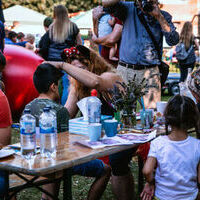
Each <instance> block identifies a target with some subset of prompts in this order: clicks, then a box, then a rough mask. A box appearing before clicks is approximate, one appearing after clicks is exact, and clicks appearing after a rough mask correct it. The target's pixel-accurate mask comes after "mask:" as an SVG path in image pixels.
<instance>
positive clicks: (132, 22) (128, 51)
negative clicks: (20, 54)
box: [0, 0, 200, 200]
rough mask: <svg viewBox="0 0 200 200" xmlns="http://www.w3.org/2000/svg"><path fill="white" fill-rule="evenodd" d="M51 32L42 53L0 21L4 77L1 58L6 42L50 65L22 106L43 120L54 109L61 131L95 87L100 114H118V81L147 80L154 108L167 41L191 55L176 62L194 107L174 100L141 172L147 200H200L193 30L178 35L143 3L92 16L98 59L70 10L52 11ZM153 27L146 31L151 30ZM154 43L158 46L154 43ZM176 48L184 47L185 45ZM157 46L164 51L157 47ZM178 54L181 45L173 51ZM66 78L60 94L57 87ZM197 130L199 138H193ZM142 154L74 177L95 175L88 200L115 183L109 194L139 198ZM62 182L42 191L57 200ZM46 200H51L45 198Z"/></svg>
mask: <svg viewBox="0 0 200 200" xmlns="http://www.w3.org/2000/svg"><path fill="white" fill-rule="evenodd" d="M44 27H45V30H46V33H45V34H44V35H43V36H42V38H41V40H40V42H39V45H38V48H35V47H34V36H33V35H31V34H28V35H26V36H25V35H24V34H23V33H18V34H17V33H15V32H14V31H9V32H7V31H4V25H3V23H0V29H1V30H2V31H1V32H0V37H1V38H3V39H2V40H1V42H0V48H1V53H0V72H2V70H3V69H4V68H5V66H6V60H5V57H4V55H3V50H4V38H5V44H12V45H19V46H23V47H25V48H27V49H30V50H33V51H35V52H36V53H37V54H39V55H40V56H41V57H43V59H44V60H45V61H44V62H43V63H42V64H40V65H39V66H38V67H37V69H36V71H35V73H34V75H33V82H34V86H35V88H36V90H37V91H38V93H39V96H38V97H37V98H36V99H33V100H32V101H31V102H30V103H29V104H27V105H26V106H25V108H29V109H30V110H31V114H33V115H34V116H35V117H36V119H37V120H36V121H37V125H38V118H39V115H40V114H41V112H42V109H43V108H44V107H46V106H51V108H52V109H54V110H55V112H56V116H57V129H58V134H59V133H60V132H64V131H68V128H69V127H68V121H69V119H70V118H75V117H76V115H77V113H78V107H77V102H78V101H79V100H81V99H83V98H84V97H88V96H90V93H91V90H92V89H96V90H97V92H98V97H99V99H100V100H101V102H102V108H101V109H102V110H101V113H102V114H105V115H112V116H114V112H115V110H114V109H113V107H112V106H111V105H110V103H109V102H107V96H108V92H109V90H110V89H112V88H113V86H114V84H115V83H116V82H121V83H128V81H129V80H132V79H133V78H134V77H135V75H136V78H137V80H138V81H141V80H143V78H146V80H147V86H148V93H146V94H145V96H144V106H145V108H151V109H156V103H157V102H158V101H160V100H161V82H160V79H161V76H162V74H161V72H162V70H161V69H160V66H161V58H162V51H163V37H165V40H166V42H167V44H168V45H169V46H175V45H177V46H178V45H179V44H181V45H182V46H184V48H185V52H186V53H187V54H188V55H187V56H186V58H185V59H179V60H178V62H179V65H180V69H181V81H185V79H186V77H187V76H188V79H187V80H188V87H189V89H190V90H191V93H192V94H193V96H194V98H195V99H196V102H197V105H196V104H195V103H194V102H193V100H191V99H190V98H189V97H185V96H181V95H176V96H174V97H172V98H171V99H170V100H169V102H168V104H167V107H166V109H165V112H164V117H165V126H166V135H165V136H159V137H158V138H156V139H155V140H154V141H152V142H151V146H150V150H149V154H148V157H147V160H146V162H145V165H144V168H143V173H144V176H145V178H146V184H145V186H144V189H143V192H142V193H141V198H142V199H143V200H151V199H159V200H166V199H168V200H183V199H185V200H187V199H188V200H195V199H198V200H200V192H199V185H200V148H199V147H200V141H199V138H200V135H199V134H200V114H199V110H200V106H199V105H200V70H199V69H197V70H195V71H194V72H192V73H191V74H188V71H187V69H188V68H191V70H193V68H194V63H195V60H194V59H195V56H194V52H195V49H198V48H199V45H198V43H197V42H196V41H195V38H194V35H193V31H192V24H191V23H190V22H186V23H185V24H184V26H183V29H182V31H181V34H180V38H179V34H178V32H177V31H176V28H175V26H174V24H173V22H172V16H171V15H170V14H169V13H168V12H166V11H163V10H160V7H159V3H158V0H151V1H150V2H148V9H147V8H146V7H145V6H144V2H143V1H141V0H138V1H134V2H125V1H120V0H102V5H101V6H98V7H96V8H94V10H93V28H94V33H93V36H92V41H93V42H94V43H96V44H98V45H101V51H100V55H99V54H98V53H97V52H95V51H94V50H92V49H89V48H87V47H85V46H83V45H82V39H81V34H80V30H79V28H78V27H77V25H76V24H75V23H73V22H71V21H70V19H69V18H68V11H67V8H66V7H65V6H63V5H57V6H55V7H54V12H53V19H52V18H49V17H48V18H46V19H45V20H44ZM148 29H149V30H148ZM154 37H155V40H154V39H153V38H154ZM181 45H179V46H181ZM156 46H158V47H159V48H157V47H156ZM176 51H177V53H178V47H177V49H176ZM61 80H62V88H63V89H62V93H61V94H60V93H59V84H60V81H61ZM0 83H1V84H0V86H1V87H0V102H1V106H0V143H1V144H2V145H8V144H9V143H10V138H11V128H10V126H11V124H12V119H11V112H10V108H9V104H8V101H7V98H6V96H5V94H4V93H3V91H4V84H3V82H2V81H1V82H0ZM192 128H194V129H195V131H196V133H197V138H194V137H191V136H188V130H190V129H192ZM136 150H137V148H133V149H129V150H126V151H122V152H119V153H115V154H113V155H110V156H109V165H107V164H105V163H103V161H101V160H99V159H96V160H92V161H90V162H88V163H85V164H82V165H78V166H75V167H73V168H72V174H73V175H74V174H76V175H81V176H89V177H94V178H95V180H94V182H93V183H92V185H91V187H90V190H89V192H88V197H87V199H89V200H96V199H101V197H102V194H103V192H104V190H105V188H106V186H107V183H108V181H109V180H110V177H111V186H112V192H113V194H114V196H115V198H116V199H118V200H133V199H136V194H135V191H134V179H133V174H132V172H131V170H130V167H129V164H130V161H131V160H132V157H133V156H135V154H136ZM4 180H5V179H4V174H3V172H1V171H0V194H3V193H4V192H5V191H4V190H5V188H4V185H5V183H4ZM59 187H60V183H59V182H55V183H53V184H48V185H45V186H43V188H44V189H45V190H47V191H48V192H49V193H51V194H52V195H54V196H58V192H59ZM42 199H43V200H50V199H51V198H50V197H48V196H47V195H46V194H42Z"/></svg>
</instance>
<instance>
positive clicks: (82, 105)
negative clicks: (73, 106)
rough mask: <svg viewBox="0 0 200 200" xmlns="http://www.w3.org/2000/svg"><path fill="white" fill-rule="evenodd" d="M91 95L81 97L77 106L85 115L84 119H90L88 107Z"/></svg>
mask: <svg viewBox="0 0 200 200" xmlns="http://www.w3.org/2000/svg"><path fill="white" fill-rule="evenodd" d="M88 99H89V97H85V98H83V99H81V100H80V101H78V102H77V106H78V108H79V109H80V111H81V113H82V115H83V120H84V121H88V109H87V101H88Z"/></svg>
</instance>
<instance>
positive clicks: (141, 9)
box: [93, 0, 179, 108]
mask: <svg viewBox="0 0 200 200" xmlns="http://www.w3.org/2000/svg"><path fill="white" fill-rule="evenodd" d="M119 3H120V4H122V5H124V6H126V8H127V17H126V19H125V20H124V22H123V31H122V37H121V45H120V52H119V60H120V61H119V64H118V68H117V70H118V73H119V74H121V76H122V78H123V79H124V81H125V82H127V81H128V80H130V79H132V77H133V76H134V74H136V77H137V78H138V79H143V78H144V77H145V78H146V79H147V82H148V86H149V92H148V93H147V94H146V95H145V97H144V103H145V106H146V108H156V102H157V101H160V98H161V84H160V72H159V68H158V66H159V65H160V64H161V62H160V61H161V56H162V47H163V36H165V39H166V42H167V44H168V45H169V46H173V45H176V44H177V43H178V41H179V35H178V33H177V32H176V28H175V27H174V25H173V23H172V21H171V20H172V17H171V15H170V14H169V13H167V12H165V11H161V10H160V8H159V7H158V0H136V2H122V1H120V0H102V5H103V6H104V7H113V6H115V5H117V4H119ZM140 16H142V18H144V20H145V22H146V24H147V26H148V27H149V29H150V31H151V32H152V35H153V36H154V38H155V40H156V42H157V46H158V49H159V53H158V51H157V50H156V47H155V45H154V42H153V41H152V39H151V37H150V35H149V33H148V32H147V30H146V28H145V26H144V23H143V22H141V17H140ZM93 40H94V42H95V43H97V44H103V45H110V44H109V42H111V41H109V36H105V37H101V38H93ZM107 41H109V42H107ZM114 42H115V41H114ZM106 43H108V44H106Z"/></svg>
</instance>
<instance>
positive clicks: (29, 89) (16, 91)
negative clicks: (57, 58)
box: [3, 45, 43, 116]
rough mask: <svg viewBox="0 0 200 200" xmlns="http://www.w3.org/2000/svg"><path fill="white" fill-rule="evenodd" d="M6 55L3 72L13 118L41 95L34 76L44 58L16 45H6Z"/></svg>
mask: <svg viewBox="0 0 200 200" xmlns="http://www.w3.org/2000/svg"><path fill="white" fill-rule="evenodd" d="M4 55H5V56H6V61H7V65H6V68H5V70H4V71H3V80H4V84H5V93H6V96H7V98H8V101H9V103H10V108H11V111H12V114H13V116H19V115H21V112H22V111H23V109H24V107H25V105H26V104H27V103H29V102H30V101H32V100H33V99H34V98H36V97H37V96H38V95H39V94H38V92H37V91H36V89H35V87H34V84H33V74H34V72H35V70H36V68H37V66H38V65H39V64H41V63H42V62H43V58H41V57H40V56H38V55H37V54H35V53H34V52H33V51H31V50H28V49H25V48H24V47H20V46H15V45H5V49H4Z"/></svg>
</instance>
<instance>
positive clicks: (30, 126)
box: [20, 109, 36, 160]
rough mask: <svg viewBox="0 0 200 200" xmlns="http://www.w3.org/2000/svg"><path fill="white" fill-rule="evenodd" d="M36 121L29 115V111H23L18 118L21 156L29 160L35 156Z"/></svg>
mask: <svg viewBox="0 0 200 200" xmlns="http://www.w3.org/2000/svg"><path fill="white" fill-rule="evenodd" d="M35 127H36V119H35V117H34V116H33V115H31V111H30V109H25V110H24V114H23V115H22V116H21V118H20V143H21V155H22V156H23V157H24V158H25V159H27V160H30V159H32V158H34V155H35V154H36V133H35Z"/></svg>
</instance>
